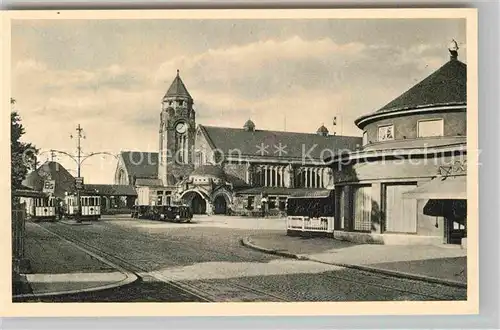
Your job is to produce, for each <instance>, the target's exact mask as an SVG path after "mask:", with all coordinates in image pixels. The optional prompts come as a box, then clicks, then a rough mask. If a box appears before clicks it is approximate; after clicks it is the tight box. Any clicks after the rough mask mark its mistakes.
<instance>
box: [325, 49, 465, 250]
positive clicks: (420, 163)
mask: <svg viewBox="0 0 500 330" xmlns="http://www.w3.org/2000/svg"><path fill="white" fill-rule="evenodd" d="M449 51H450V54H451V56H450V60H449V61H448V62H447V63H445V64H444V65H443V66H441V67H440V68H439V69H437V70H436V71H435V72H433V73H432V74H431V75H430V76H428V77H427V78H425V79H423V80H422V81H421V82H419V83H418V84H416V85H415V86H413V87H412V88H410V89H409V90H408V91H406V92H405V93H403V94H402V95H400V96H399V97H397V98H396V99H394V100H393V101H391V102H389V103H388V104H387V105H385V106H384V107H382V108H381V109H379V110H378V111H376V112H374V113H370V114H367V115H364V116H362V117H360V118H358V119H356V120H355V124H356V125H357V126H358V128H359V129H361V130H362V131H363V146H362V148H361V149H359V150H357V151H355V152H348V153H345V154H339V155H338V156H336V157H335V158H334V159H332V161H331V162H330V164H331V166H332V169H333V173H334V178H335V205H336V216H335V232H334V235H335V237H336V238H338V239H343V240H350V241H356V242H362V243H382V244H442V243H445V244H446V243H458V244H460V239H461V238H463V237H466V229H465V227H466V220H463V221H458V220H456V219H454V218H453V217H446V216H437V215H428V214H429V212H425V209H426V208H427V207H429V201H432V200H434V199H435V198H436V199H440V200H465V199H466V197H464V196H465V191H464V190H465V178H466V165H467V164H466V161H465V160H466V152H467V145H466V131H467V118H466V115H467V112H466V111H467V95H466V89H467V87H466V86H467V84H466V83H467V65H466V64H464V63H462V62H461V61H459V60H458V47H457V44H456V43H455V42H453V43H452V45H451V47H450V49H449ZM446 177H450V179H448V180H446V181H442V182H441V181H440V182H437V183H434V181H437V180H438V179H439V180H444V178H446ZM452 177H453V178H452ZM431 182H432V183H433V184H432V186H434V188H433V190H432V189H430V188H427V186H429V183H431ZM450 182H451V184H455V185H454V186H453V185H451V184H450ZM457 182H458V183H459V184H458V185H457V184H456V183H457ZM445 183H446V184H445ZM448 185H449V186H450V187H447V186H448ZM416 190H421V191H422V194H420V196H419V197H418V198H407V197H405V195H408V194H411V193H412V191H416ZM447 193H448V195H446V194H447ZM465 203H466V201H465ZM431 214H432V213H431Z"/></svg>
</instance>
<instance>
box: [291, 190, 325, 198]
mask: <svg viewBox="0 0 500 330" xmlns="http://www.w3.org/2000/svg"><path fill="white" fill-rule="evenodd" d="M331 192H332V190H329V189H316V190H306V191H298V192H296V193H293V194H292V195H291V196H290V197H293V198H327V197H329V196H330V193H331Z"/></svg>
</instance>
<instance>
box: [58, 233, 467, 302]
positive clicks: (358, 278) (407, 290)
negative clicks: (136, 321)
mask: <svg viewBox="0 0 500 330" xmlns="http://www.w3.org/2000/svg"><path fill="white" fill-rule="evenodd" d="M56 226H57V225H56ZM104 227H106V228H110V224H105V226H104ZM115 227H116V226H113V229H114V230H118V231H119V232H123V233H125V232H127V233H130V230H128V229H124V228H119V227H116V228H115ZM56 228H57V227H56ZM50 231H51V230H50ZM51 232H52V231H51ZM57 232H60V230H57ZM66 234H69V236H72V237H68V235H63V234H58V235H60V236H63V237H64V238H65V239H67V240H69V241H71V242H73V243H74V244H76V245H80V246H82V247H84V248H85V249H88V250H90V251H92V252H93V253H95V254H98V255H100V256H101V257H103V258H105V259H107V260H110V261H112V262H113V263H116V264H118V265H120V266H121V267H123V268H124V269H126V270H127V271H130V272H132V273H133V274H135V275H136V276H138V277H139V278H141V279H143V280H145V281H147V280H148V278H149V279H154V280H156V281H160V282H163V283H165V284H167V285H169V286H171V287H172V288H175V289H176V290H181V291H183V292H185V293H186V294H188V295H191V296H192V297H193V300H194V301H201V302H224V301H235V302H236V301H272V302H289V301H307V300H309V299H306V300H299V299H300V298H299V299H297V298H298V297H300V295H299V296H296V295H295V294H293V293H292V292H286V293H285V295H286V296H283V295H282V292H281V291H279V290H278V291H277V292H276V290H275V288H272V287H270V288H269V290H267V289H266V288H264V287H265V285H264V286H263V285H261V284H258V285H257V286H258V287H259V288H255V287H254V286H248V283H243V284H241V283H237V282H241V281H242V280H243V281H244V279H224V280H223V281H221V280H219V281H213V280H209V279H206V280H201V279H200V280H195V281H177V280H173V279H171V278H169V277H168V275H166V274H165V273H156V272H154V271H150V270H148V269H147V268H146V267H144V266H141V265H138V264H137V263H134V262H131V261H129V260H127V259H125V258H123V257H122V256H119V255H117V254H116V253H115V252H113V251H109V249H106V248H104V249H103V248H99V247H96V246H94V245H91V244H89V243H87V242H85V241H82V240H81V239H78V238H76V237H74V236H75V235H74V234H75V233H73V232H71V233H66ZM139 235H141V236H143V237H144V238H147V239H148V240H151V239H153V240H156V238H154V237H152V236H151V235H147V234H145V233H139ZM94 244H95V242H94ZM214 252H215V250H214ZM297 262H301V261H300V260H298V261H297ZM352 271H353V270H352ZM318 275H321V276H323V277H325V278H328V279H332V280H335V281H337V282H339V281H343V282H346V284H347V285H346V286H350V285H352V286H356V287H365V288H367V289H368V288H369V287H372V288H375V289H377V290H380V291H381V292H396V293H397V295H398V297H400V298H403V300H424V301H425V300H440V301H442V300H456V296H460V297H462V296H463V290H462V289H460V290H459V289H453V290H454V291H452V292H450V294H446V293H447V292H448V291H446V290H449V289H450V288H446V289H445V288H444V287H442V286H440V285H437V284H431V283H427V282H422V281H418V280H410V279H401V278H398V277H394V276H389V275H385V274H384V275H380V274H375V273H371V272H366V271H362V270H356V271H355V272H353V273H350V274H349V275H347V274H344V273H343V275H344V276H343V275H340V274H336V273H334V272H333V273H332V272H323V273H321V274H318ZM394 281H396V283H394ZM247 282H248V281H247ZM377 282H378V283H377ZM380 282H381V283H380ZM387 282H389V283H387ZM348 283H351V284H348ZM393 284H395V285H393ZM411 286H413V288H411ZM415 288H417V289H416V290H415ZM418 288H419V289H418ZM430 292H431V293H430ZM432 292H435V293H432ZM436 293H437V294H436ZM464 296H465V297H464V299H466V293H465V295H464ZM413 298H417V299H413ZM313 301H316V300H315V299H313Z"/></svg>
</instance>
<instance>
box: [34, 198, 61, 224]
mask: <svg viewBox="0 0 500 330" xmlns="http://www.w3.org/2000/svg"><path fill="white" fill-rule="evenodd" d="M31 203H32V205H30V207H28V213H29V215H30V217H31V219H32V220H33V221H35V222H38V221H42V220H49V221H56V220H57V219H60V218H61V212H59V208H60V205H59V203H58V201H57V199H56V198H55V197H53V196H45V197H37V198H33V199H32V202H31Z"/></svg>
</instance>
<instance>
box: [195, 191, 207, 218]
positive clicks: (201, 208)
mask: <svg viewBox="0 0 500 330" xmlns="http://www.w3.org/2000/svg"><path fill="white" fill-rule="evenodd" d="M191 210H193V214H205V213H207V202H206V201H205V200H204V199H203V197H201V195H200V194H196V193H195V194H194V196H193V199H192V200H191Z"/></svg>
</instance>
